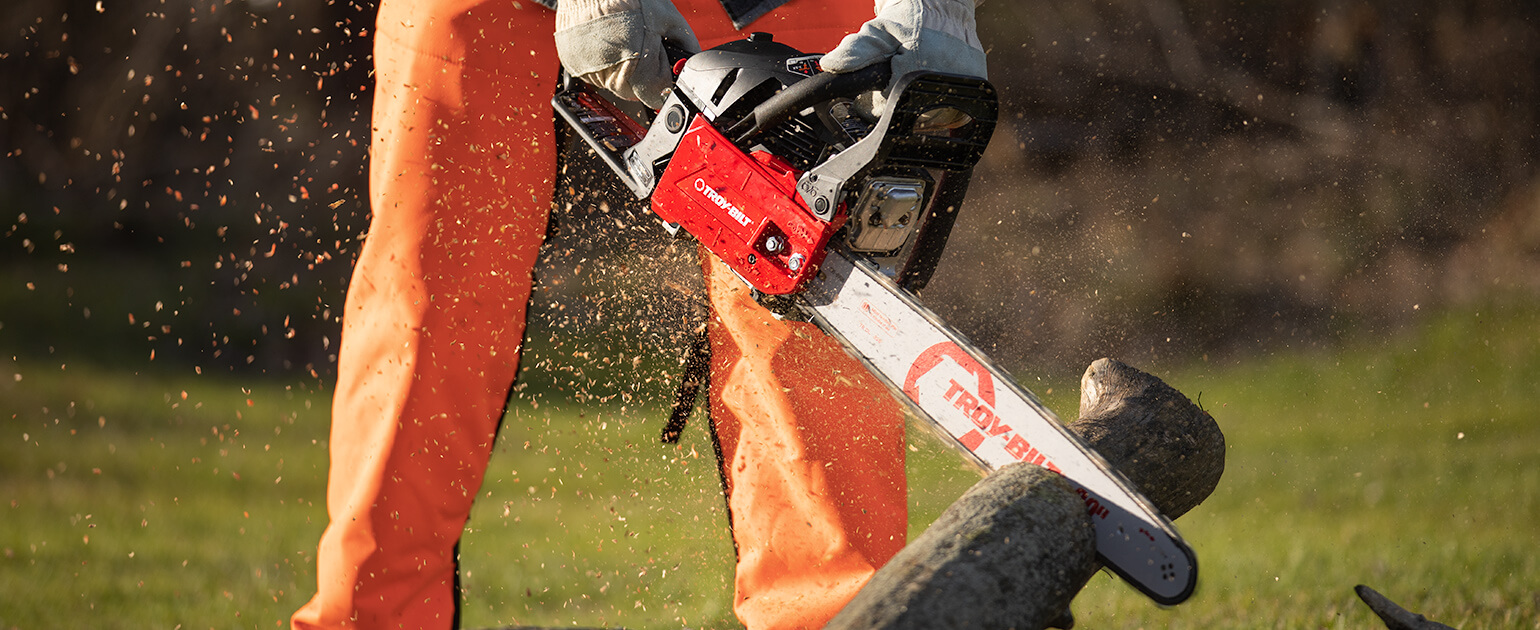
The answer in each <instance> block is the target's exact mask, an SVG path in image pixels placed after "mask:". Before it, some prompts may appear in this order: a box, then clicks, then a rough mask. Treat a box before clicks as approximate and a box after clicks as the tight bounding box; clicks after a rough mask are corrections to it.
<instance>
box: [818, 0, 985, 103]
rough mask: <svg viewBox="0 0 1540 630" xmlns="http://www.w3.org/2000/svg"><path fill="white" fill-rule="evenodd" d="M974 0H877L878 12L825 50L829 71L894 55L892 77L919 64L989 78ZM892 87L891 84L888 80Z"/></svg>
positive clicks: (825, 65) (850, 68)
mask: <svg viewBox="0 0 1540 630" xmlns="http://www.w3.org/2000/svg"><path fill="white" fill-rule="evenodd" d="M975 4H976V2H975V1H974V0H877V2H876V12H877V17H875V18H872V19H871V20H869V21H867V23H866V24H863V25H861V30H859V31H856V32H854V33H851V34H849V35H846V36H845V39H844V40H841V41H840V44H839V46H836V47H835V48H834V50H831V51H829V54H827V55H824V57H823V60H822V61H820V62H819V63H820V65H822V66H823V69H824V70H827V71H829V72H835V73H841V72H854V71H856V70H860V69H861V68H865V67H867V66H869V65H872V64H874V63H877V62H879V61H882V60H884V59H888V58H892V60H893V62H892V63H893V81H897V80H898V78H899V77H902V76H904V75H905V74H906V73H909V72H914V71H916V70H927V71H932V72H946V73H950V74H960V75H964V76H970V77H978V78H981V79H983V78H988V75H987V73H986V68H985V63H984V47H983V46H982V45H981V44H979V36H978V25H977V23H976V22H975V21H974V17H973V8H974V5H975ZM890 87H891V84H890Z"/></svg>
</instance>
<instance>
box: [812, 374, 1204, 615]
mask: <svg viewBox="0 0 1540 630" xmlns="http://www.w3.org/2000/svg"><path fill="white" fill-rule="evenodd" d="M1069 427H1070V429H1071V430H1072V431H1075V432H1076V433H1078V434H1079V435H1080V436H1081V437H1083V438H1085V439H1086V441H1087V442H1089V443H1090V444H1091V446H1092V447H1093V448H1095V449H1096V450H1097V451H1098V452H1099V453H1101V454H1102V456H1103V457H1105V458H1106V459H1107V461H1108V462H1109V463H1111V464H1112V465H1113V466H1114V467H1116V468H1118V470H1120V471H1122V472H1123V474H1124V475H1126V476H1127V477H1128V478H1129V480H1130V481H1131V482H1133V484H1134V485H1135V486H1136V487H1137V488H1138V489H1139V490H1140V491H1141V492H1143V493H1144V495H1145V496H1146V497H1148V498H1149V499H1150V501H1151V502H1153V503H1154V504H1155V506H1156V507H1157V508H1159V509H1160V510H1161V511H1162V512H1164V513H1165V514H1167V515H1168V516H1170V517H1171V518H1175V517H1176V516H1180V515H1181V514H1185V513H1186V512H1187V511H1188V510H1191V509H1192V508H1193V507H1195V506H1197V505H1198V503H1200V502H1202V501H1203V500H1204V499H1205V498H1207V497H1208V495H1209V494H1210V493H1212V492H1213V491H1214V488H1215V487H1216V486H1217V485H1218V484H1219V477H1220V474H1221V473H1223V472H1224V434H1222V433H1221V432H1220V431H1219V425H1218V424H1216V423H1215V422H1214V419H1213V418H1212V417H1211V416H1209V415H1208V413H1207V412H1205V411H1203V410H1202V409H1200V408H1198V406H1197V405H1194V404H1192V402H1190V401H1189V400H1187V397H1186V396H1183V395H1182V394H1181V393H1180V392H1178V391H1176V390H1175V389H1172V388H1171V387H1170V386H1168V385H1166V384H1165V383H1164V382H1162V381H1161V380H1160V379H1158V378H1155V377H1154V376H1150V375H1149V374H1145V373H1144V372H1140V371H1139V370H1136V369H1134V368H1132V367H1129V366H1127V365H1124V364H1123V363H1120V362H1118V361H1114V360H1110V359H1101V360H1098V361H1097V362H1095V363H1093V364H1091V367H1089V368H1087V369H1086V372H1085V375H1084V376H1083V377H1082V378H1081V397H1080V419H1079V420H1077V421H1076V422H1074V423H1072V424H1070V425H1069ZM1094 535H1095V533H1094V530H1093V527H1092V525H1091V519H1090V517H1089V516H1088V515H1087V514H1086V511H1085V503H1084V501H1083V500H1082V499H1081V498H1080V497H1079V496H1078V495H1076V494H1075V493H1074V492H1073V491H1071V490H1070V488H1069V485H1068V484H1067V483H1065V482H1064V480H1063V478H1061V477H1059V476H1058V475H1055V474H1052V473H1049V472H1047V471H1046V470H1044V469H1042V468H1039V467H1037V466H1031V465H1028V464H1016V465H1012V466H1006V467H1004V468H1001V469H1000V470H998V471H995V473H994V474H991V475H990V476H989V477H988V478H986V479H984V480H983V481H981V482H979V483H978V484H977V485H975V486H974V487H973V488H971V489H969V490H968V492H967V493H965V494H964V495H963V496H962V498H959V499H958V500H957V502H956V503H953V504H952V506H951V507H950V508H947V510H946V512H945V513H943V514H942V515H941V517H940V518H939V519H937V520H936V522H935V523H934V524H932V525H931V527H930V528H929V529H927V530H926V531H925V533H924V534H921V535H920V536H919V537H918V538H916V539H915V540H914V541H913V542H911V543H910V544H909V545H908V546H906V547H905V548H904V549H903V551H901V552H899V554H898V555H897V556H895V557H894V558H893V559H892V560H891V561H889V562H888V564H887V565H886V566H884V567H883V568H882V570H880V571H878V572H877V574H876V575H874V576H873V577H872V580H871V581H870V582H868V583H867V585H866V587H865V588H863V589H861V592H860V593H858V594H857V595H856V597H855V599H854V600H852V601H851V602H850V604H849V605H847V606H846V607H845V609H844V610H842V611H841V612H840V614H839V615H838V616H836V617H835V618H834V619H833V620H832V621H830V622H829V625H828V626H826V628H829V629H840V630H847V629H848V630H854V629H862V630H870V629H875V628H883V629H894V630H896V629H909V628H1023V629H1026V628H1032V629H1035V628H1046V627H1061V628H1068V627H1070V626H1071V625H1073V623H1074V620H1073V618H1072V617H1071V616H1070V614H1069V603H1070V600H1072V599H1074V596H1075V594H1076V593H1079V592H1080V589H1081V588H1083V587H1084V586H1085V584H1086V582H1088V581H1089V580H1090V579H1091V576H1092V575H1094V574H1095V573H1096V571H1097V569H1099V568H1100V565H1099V564H1098V562H1097V560H1096V553H1095V548H1094Z"/></svg>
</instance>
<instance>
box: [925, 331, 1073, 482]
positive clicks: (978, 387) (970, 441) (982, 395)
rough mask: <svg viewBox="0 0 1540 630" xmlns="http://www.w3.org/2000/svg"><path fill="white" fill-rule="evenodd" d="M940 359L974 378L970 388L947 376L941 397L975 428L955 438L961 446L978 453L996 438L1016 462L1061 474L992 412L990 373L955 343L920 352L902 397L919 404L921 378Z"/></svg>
mask: <svg viewBox="0 0 1540 630" xmlns="http://www.w3.org/2000/svg"><path fill="white" fill-rule="evenodd" d="M942 359H951V361H952V363H954V364H955V365H957V367H959V368H962V369H963V370H964V371H966V372H968V373H970V374H972V375H973V379H972V380H973V381H974V383H975V384H974V386H973V387H971V388H970V387H969V386H968V385H965V384H963V383H959V382H957V379H955V378H950V377H948V378H947V380H946V387H947V389H946V393H944V394H942V396H941V397H942V398H943V399H944V400H946V401H947V402H949V403H951V404H952V406H953V407H956V408H957V409H958V410H959V411H961V412H962V414H963V416H964V417H966V418H967V419H968V420H969V421H970V422H972V423H973V426H974V428H973V429H970V430H969V431H968V432H967V433H966V434H964V435H963V436H962V437H960V438H958V441H959V442H962V445H963V446H964V447H967V449H968V450H970V451H977V450H979V448H980V447H982V446H983V445H984V441H985V440H989V439H999V440H1000V441H1001V442H1003V443H1004V444H1003V448H1004V449H1005V452H1006V454H1008V455H1010V456H1011V457H1013V458H1015V459H1016V460H1018V461H1023V462H1031V463H1033V464H1037V465H1039V466H1042V467H1044V468H1047V469H1048V470H1052V471H1054V472H1061V471H1060V470H1059V467H1058V466H1056V465H1054V463H1053V462H1051V461H1049V460H1048V457H1047V456H1046V455H1044V454H1043V453H1041V452H1039V451H1038V450H1037V448H1036V447H1034V446H1032V443H1031V442H1028V441H1027V440H1026V438H1023V437H1021V435H1020V434H1019V433H1018V432H1017V431H1016V430H1015V429H1013V428H1011V425H1010V424H1007V423H1006V422H1005V421H1004V420H1003V419H1001V418H1000V416H999V415H998V414H996V413H995V408H994V407H995V379H994V377H993V376H991V375H990V374H989V370H986V369H984V366H983V365H980V364H979V362H978V361H977V360H975V359H974V358H973V357H972V356H971V355H969V354H968V353H967V352H964V351H963V349H962V348H960V347H958V346H957V344H955V343H952V342H950V341H943V342H941V343H938V344H936V345H934V346H931V347H929V348H926V349H925V351H924V352H921V353H920V356H919V357H918V358H916V359H915V360H914V363H913V364H911V365H910V366H909V374H908V375H907V376H906V377H905V378H904V395H906V396H908V397H909V398H910V399H913V400H916V401H918V400H919V399H920V379H921V378H923V377H925V376H926V375H928V374H930V373H931V372H932V371H934V370H936V369H937V368H939V367H940V366H941V360H942Z"/></svg>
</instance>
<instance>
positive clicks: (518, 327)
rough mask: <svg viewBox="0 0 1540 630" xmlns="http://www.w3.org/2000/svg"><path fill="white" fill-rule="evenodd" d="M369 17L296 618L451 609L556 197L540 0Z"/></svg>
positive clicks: (421, 621)
mask: <svg viewBox="0 0 1540 630" xmlns="http://www.w3.org/2000/svg"><path fill="white" fill-rule="evenodd" d="M525 6H531V5H529V4H526V5H525ZM509 23H527V24H530V25H531V26H529V27H527V28H526V29H524V30H523V31H518V30H515V31H512V32H510V29H509V27H508V24H509ZM377 28H378V30H377V32H376V34H375V65H376V74H375V77H376V82H377V84H376V88H375V102H374V121H373V129H374V136H373V138H372V145H371V149H372V151H371V163H370V204H371V208H372V210H373V218H372V220H371V223H370V227H369V234H368V238H367V240H366V241H365V243H364V246H363V249H362V251H361V252H360V254H359V259H358V264H357V267H356V268H355V271H354V274H353V281H352V284H351V285H350V286H349V287H348V296H347V304H346V307H345V312H344V314H343V333H342V341H341V348H340V351H339V356H338V375H337V391H336V394H335V397H334V400H333V403H332V429H331V442H330V455H331V464H330V472H329V476H328V479H327V511H328V514H329V516H330V523H329V524H328V526H327V528H326V531H325V532H324V533H323V534H322V537H321V543H320V548H319V551H318V555H317V562H316V564H317V568H316V570H317V581H318V592H317V593H316V595H315V597H314V598H313V599H312V600H311V601H310V602H309V603H308V604H306V605H305V606H304V607H303V608H302V609H300V610H299V611H298V612H296V613H295V614H294V617H293V620H292V623H293V626H294V627H295V628H337V627H361V628H413V629H416V628H449V627H451V625H452V624H453V623H454V621H455V620H454V619H453V617H454V614H455V611H456V602H455V598H456V597H457V596H458V593H456V592H455V591H456V589H455V587H454V584H455V575H456V573H455V572H456V559H455V557H454V550H455V545H456V544H457V542H458V541H459V540H460V535H461V532H462V530H463V529H464V526H465V521H466V518H467V517H468V516H469V514H470V507H471V501H472V499H473V498H474V496H475V493H476V490H477V488H479V487H480V485H481V481H482V476H483V473H484V472H485V470H486V466H487V460H488V457H489V456H490V453H491V448H492V442H493V436H494V433H495V431H496V427H497V423H498V420H499V418H500V417H501V415H502V413H503V407H504V404H505V402H506V398H507V395H508V391H509V387H510V386H511V384H512V382H513V379H514V376H515V373H516V372H515V371H516V369H517V364H518V353H519V344H520V341H521V339H522V336H523V324H524V309H525V305H526V303H527V302H528V299H529V292H530V285H531V280H530V278H531V275H530V274H531V270H532V268H533V265H534V262H535V258H536V254H537V251H538V248H539V244H540V242H541V239H542V238H543V237H544V233H545V221H546V213H547V212H548V209H549V207H550V200H551V192H552V183H551V181H550V180H551V176H552V174H553V173H554V170H555V155H554V152H553V146H554V142H553V140H552V134H553V127H552V119H551V110H550V107H549V105H547V104H546V100H547V99H549V98H550V94H551V93H552V92H553V90H554V89H555V83H556V75H557V73H556V64H555V59H556V56H555V51H554V45H553V44H552V42H551V36H550V32H551V29H552V28H553V14H552V13H551V12H550V11H548V10H545V9H542V8H539V7H533V8H530V9H524V10H519V9H515V8H514V3H512V2H508V1H506V0H489V1H486V2H469V1H466V0H458V1H454V2H445V1H442V0H439V1H428V0H394V1H387V2H385V3H384V5H383V6H382V7H381V10H380V14H379V18H378V25H377ZM523 32H532V33H539V34H540V36H538V37H535V36H523V35H522V33H523ZM532 61H533V62H534V63H531V62H532Z"/></svg>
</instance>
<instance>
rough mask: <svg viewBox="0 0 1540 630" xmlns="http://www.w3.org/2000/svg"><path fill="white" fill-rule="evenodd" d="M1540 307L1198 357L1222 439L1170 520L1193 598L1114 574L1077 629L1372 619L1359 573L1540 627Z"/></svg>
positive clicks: (1418, 597) (1085, 602) (1395, 594)
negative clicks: (1184, 510) (1217, 474)
mask: <svg viewBox="0 0 1540 630" xmlns="http://www.w3.org/2000/svg"><path fill="white" fill-rule="evenodd" d="M1537 333H1540V317H1537V314H1536V312H1535V311H1533V310H1532V309H1523V310H1512V309H1503V308H1499V309H1496V310H1494V311H1492V312H1485V311H1484V312H1480V313H1464V314H1459V315H1446V316H1442V317H1436V318H1434V320H1433V321H1432V322H1431V323H1430V324H1428V325H1427V326H1426V327H1424V328H1423V329H1421V330H1420V331H1418V332H1416V333H1415V334H1408V335H1405V336H1400V337H1396V338H1392V339H1388V340H1380V341H1377V342H1374V343H1364V344H1360V345H1357V346H1355V347H1353V348H1350V349H1347V350H1345V351H1340V352H1335V353H1331V354H1318V355H1288V356H1280V357H1277V358H1274V359H1271V360H1267V361H1259V362H1253V363H1247V364H1243V365H1239V366H1233V367H1227V368H1223V369H1219V368H1209V367H1205V368H1195V369H1189V370H1184V371H1183V372H1181V373H1179V374H1177V375H1173V376H1171V377H1170V378H1169V379H1168V381H1169V382H1171V383H1172V384H1173V385H1175V386H1177V387H1178V388H1179V389H1182V390H1183V391H1185V392H1187V393H1189V395H1196V394H1197V393H1198V392H1200V391H1201V392H1202V402H1203V405H1204V406H1205V408H1207V409H1208V410H1209V411H1210V412H1211V413H1212V414H1213V415H1214V417H1215V418H1216V419H1217V420H1218V421H1219V424H1220V426H1221V428H1222V429H1223V430H1224V432H1225V435H1226V439H1227V442H1228V446H1229V449H1228V453H1227V464H1226V470H1225V474H1224V478H1223V479H1222V480H1221V482H1220V486H1219V488H1218V490H1217V491H1216V492H1215V493H1214V495H1213V496H1212V497H1211V498H1210V499H1209V500H1208V501H1207V502H1206V503H1204V504H1203V505H1201V506H1199V507H1198V508H1197V509H1195V510H1193V511H1192V512H1191V513H1190V514H1188V515H1187V516H1185V517H1183V518H1182V519H1181V520H1180V521H1178V523H1177V525H1178V527H1179V528H1180V530H1181V531H1182V532H1183V534H1184V536H1186V538H1187V539H1188V540H1189V542H1191V543H1192V545H1193V547H1194V548H1195V549H1196V551H1197V552H1198V556H1199V559H1200V566H1201V569H1200V581H1199V587H1198V591H1197V593H1196V594H1195V595H1194V596H1193V598H1192V599H1191V600H1190V601H1189V602H1188V603H1186V604H1183V605H1182V606H1179V607H1176V608H1173V609H1170V610H1156V609H1155V608H1154V607H1153V606H1151V605H1150V604H1148V603H1147V602H1145V601H1142V600H1141V599H1140V598H1139V597H1138V596H1137V595H1135V594H1133V593H1132V592H1130V590H1129V589H1128V588H1126V587H1125V586H1123V585H1121V584H1117V583H1116V581H1115V580H1114V579H1112V578H1107V577H1105V574H1103V575H1101V576H1098V577H1097V578H1096V579H1095V580H1093V582H1092V585H1093V586H1092V588H1089V589H1087V590H1086V591H1085V592H1083V593H1082V595H1081V596H1080V598H1079V599H1078V600H1077V604H1076V613H1077V615H1078V617H1079V619H1080V620H1081V621H1082V623H1083V626H1084V627H1096V628H1141V627H1144V628H1151V627H1167V626H1180V627H1201V628H1216V627H1234V628H1263V627H1268V628H1271V627H1276V628H1307V627H1309V628H1315V627H1320V628H1365V627H1375V626H1377V625H1379V622H1378V620H1377V619H1375V618H1374V617H1373V616H1372V615H1371V613H1369V612H1368V609H1367V608H1366V607H1365V606H1364V605H1363V604H1362V603H1361V602H1359V601H1358V599H1357V597H1356V596H1355V595H1354V594H1353V591H1352V587H1353V586H1354V585H1356V584H1367V585H1369V586H1370V587H1372V588H1374V589H1375V590H1378V591H1380V592H1381V593H1383V594H1385V595H1386V596H1387V597H1390V598H1391V599H1392V600H1394V601H1396V602H1398V603H1400V604H1401V605H1403V606H1405V607H1407V608H1408V609H1410V610H1413V611H1415V612H1420V613H1422V614H1424V615H1427V616H1428V617H1429V618H1431V619H1435V620H1438V621H1441V622H1443V623H1446V624H1449V625H1452V626H1456V627H1462V628H1519V627H1525V628H1535V627H1540V555H1537V552H1536V550H1537V549H1540V334H1537Z"/></svg>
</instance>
